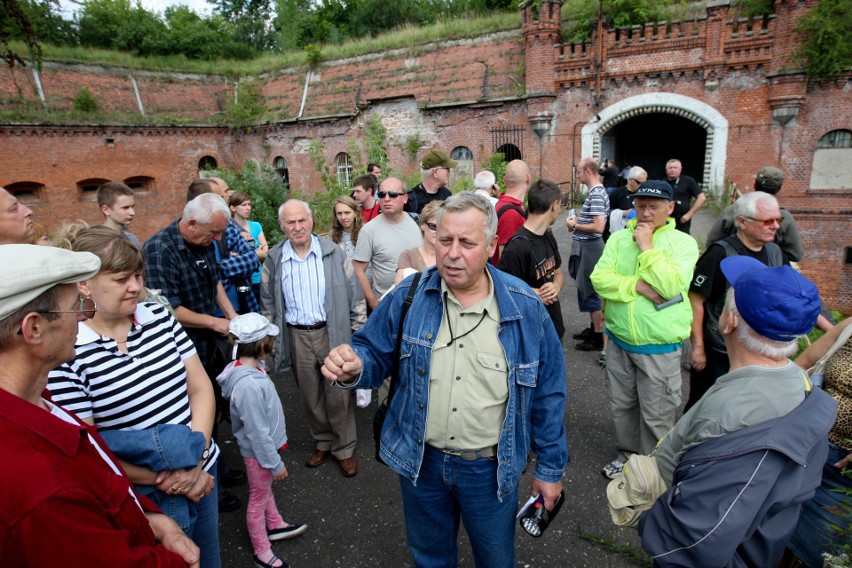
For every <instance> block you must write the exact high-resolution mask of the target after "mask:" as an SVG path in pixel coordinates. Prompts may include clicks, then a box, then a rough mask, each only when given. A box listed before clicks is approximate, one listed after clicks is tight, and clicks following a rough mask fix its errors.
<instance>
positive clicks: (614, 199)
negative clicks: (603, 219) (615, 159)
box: [609, 185, 633, 211]
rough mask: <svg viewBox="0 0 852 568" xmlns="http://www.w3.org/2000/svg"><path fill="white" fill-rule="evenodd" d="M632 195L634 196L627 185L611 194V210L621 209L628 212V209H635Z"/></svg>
mask: <svg viewBox="0 0 852 568" xmlns="http://www.w3.org/2000/svg"><path fill="white" fill-rule="evenodd" d="M631 195H633V194H632V193H630V190H628V189H627V186H626V185H622V186H621V187H619V188H618V189H616V190H615V191H613V192H612V193H610V194H609V210H610V211H612V210H613V209H621V210H623V211H627V210H628V209H633V200H632V199H631V198H630V196H631Z"/></svg>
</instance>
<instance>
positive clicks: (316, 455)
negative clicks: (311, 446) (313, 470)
mask: <svg viewBox="0 0 852 568" xmlns="http://www.w3.org/2000/svg"><path fill="white" fill-rule="evenodd" d="M330 453H331V452H329V451H328V450H314V452H313V453H312V454H311V455H309V456H308V459H307V461H306V462H305V465H306V466H308V467H318V466H321V465H322V464H324V463H325V460H327V459H328V456H329V454H330Z"/></svg>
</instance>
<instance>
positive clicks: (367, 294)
mask: <svg viewBox="0 0 852 568" xmlns="http://www.w3.org/2000/svg"><path fill="white" fill-rule="evenodd" d="M377 195H378V198H379V204H380V205H381V207H382V212H381V214H380V215H379V216H378V217H376V218H375V219H374V220H373V221H371V222H369V223H367V224H366V225H364V227H363V228H362V229H361V232H360V233H358V244H356V245H355V253H354V255H353V256H352V266H353V267H354V268H355V275H356V276H357V278H358V284H360V286H361V290H362V291H363V292H364V298H365V299H366V300H367V307H368V308H369V309H370V310H371V311H372V310H374V309H376V306H377V305H379V299H381V297H382V295H383V294H384V293H385V292H387V291H388V289H389V288H390V287H391V286H393V280H394V277H395V276H396V269H397V264H398V262H399V255H400V254H402V253H403V251H406V250H408V249H411V248H414V247H416V246H419V245H420V241H421V240H422V237H421V235H420V227H418V226H417V223H415V222H414V220H413V219H412V218H411V217H410V216H409V215H408V213H406V212H405V209H404V207H405V204H406V202H407V201H408V195H407V194H406V191H405V184H403V183H402V180H400V179H398V178H394V177H391V178H388V179H386V180H385V181H383V182H382V183H381V185H380V186H379V191H378V194H377ZM368 264H371V265H372V267H373V283H372V285H371V284H370V281H369V280H368V279H367V265H368Z"/></svg>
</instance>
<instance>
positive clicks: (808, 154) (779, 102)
mask: <svg viewBox="0 0 852 568" xmlns="http://www.w3.org/2000/svg"><path fill="white" fill-rule="evenodd" d="M715 4H716V5H715V6H714V7H713V8H711V9H709V11H708V12H707V14H706V16H705V17H702V18H699V19H697V20H695V21H690V22H669V23H651V24H648V25H645V26H635V27H633V28H630V29H622V30H606V32H605V35H604V37H602V38H601V39H602V41H601V42H600V45H601V53H600V54H598V53H597V52H596V50H597V49H598V42H597V41H596V39H593V41H591V42H589V43H586V44H559V43H558V37H559V36H558V33H559V29H560V26H561V16H560V9H561V2H559V1H558V0H554V1H548V0H544V1H543V2H542V3H541V8H540V10H538V12H534V11H533V9H532V8H529V7H528V8H527V9H525V10H524V14H523V16H524V24H523V27H522V29H521V30H516V31H510V32H502V33H496V34H491V35H488V36H483V37H480V38H473V39H468V40H454V41H448V42H444V43H440V44H433V45H425V46H417V47H412V48H407V49H401V50H393V51H390V52H386V53H376V54H368V55H364V56H360V57H353V58H347V59H341V60H335V61H326V62H324V63H323V65H322V67H321V68H320V69H319V70H318V71H317V72H315V73H312V74H311V80H310V84H309V88H308V95H307V99H306V104H305V109H304V112H303V115H302V116H301V117H300V118H298V119H297V118H296V117H297V115H298V112H299V106H300V103H301V97H302V92H303V89H304V83H305V80H306V77H307V69H306V68H293V69H282V70H279V71H276V72H274V73H269V74H266V75H264V76H261V77H257V78H253V79H252V80H255V81H260V82H261V92H262V94H263V96H264V97H265V99H266V103H267V106H268V107H269V109H270V110H271V113H272V116H273V122H271V123H269V124H265V125H262V126H260V127H257V128H255V129H253V130H252V132H251V133H245V132H240V131H234V130H229V129H227V128H217V127H204V126H189V127H178V126H174V127H147V126H114V125H113V126H110V125H105V126H104V125H102V126H75V125H64V126H59V125H51V126H37V125H5V126H3V125H0V185H8V184H11V183H15V182H24V181H28V182H35V183H39V184H43V186H44V191H43V193H42V194H41V195H40V199H39V200H38V201H36V202H34V203H31V206H32V207H33V209H34V210H35V212H36V217H37V219H39V220H40V221H42V222H45V223H46V224H47V225H48V226H55V225H56V224H58V223H59V222H61V221H62V220H65V219H76V218H82V219H84V220H87V221H89V222H98V221H99V220H100V217H99V214H98V211H97V207H96V205H95V204H94V203H93V202H92V201H90V196H82V195H80V192H79V191H78V188H77V184H78V182H79V181H81V180H84V179H87V178H102V179H113V180H124V179H127V178H129V177H132V176H148V177H150V178H152V179H153V182H152V188H151V190H150V191H148V192H143V193H140V194H139V195H138V196H137V204H138V210H137V214H138V217H137V222H136V223H135V224H134V227H133V230H134V231H135V232H136V233H137V234H139V236H140V237H142V238H145V237H147V236H149V235H151V234H152V233H153V232H155V231H156V230H158V229H159V228H161V227H162V226H164V225H165V224H167V223H168V222H170V221H171V220H172V219H174V218H175V217H176V216H177V215H178V214H179V212H180V209H181V207H182V205H183V194H184V191H185V188H186V186H187V184H188V183H189V181H190V180H192V179H193V178H194V177H196V175H197V166H198V161H199V159H201V157H203V156H207V155H209V156H212V157H213V158H215V159H216V160H217V162H218V163H219V164H220V165H223V166H239V165H240V164H242V162H243V161H244V160H245V159H246V158H249V157H250V158H255V159H258V160H263V161H266V162H269V163H271V162H272V161H273V159H274V158H276V157H277V156H282V157H284V158H285V159H286V160H287V162H288V166H289V171H290V180H291V183H292V185H293V187H294V189H297V190H299V191H301V192H304V193H308V194H310V193H313V192H315V191H319V190H321V183H320V177H319V175H318V173H317V172H316V170H315V169H314V166H313V164H312V162H311V160H310V157H309V155H308V148H309V146H310V142H311V141H313V140H317V141H320V142H322V143H323V145H324V147H325V155H326V159H327V161H328V163H329V164H331V163H333V160H334V157H335V156H336V155H337V154H338V153H340V152H348V151H349V150H350V147H351V144H352V142H353V141H355V142H356V143H357V142H359V141H360V136H361V133H362V132H363V127H364V124H365V123H366V121H367V120H368V119H369V118H370V117H372V116H374V115H378V116H380V117H381V118H382V121H383V124H384V125H385V127H386V128H387V131H388V158H389V163H390V165H391V166H392V167H393V168H394V169H395V170H396V171H397V172H400V173H402V174H405V175H408V176H411V175H415V174H416V173H417V161H418V158H419V157H421V156H422V155H423V154H424V153H425V152H426V151H428V150H429V149H430V148H431V147H433V146H438V147H440V148H442V149H444V150H445V151H447V152H448V153H449V152H450V151H451V150H452V149H453V148H454V147H456V146H465V147H467V148H469V149H470V150H471V152H472V153H473V156H474V159H473V161H474V165H475V167H477V168H478V166H479V164H480V163H482V162H483V161H484V160H485V159H486V158H487V157H488V156H490V155H491V154H492V153H494V152H495V151H496V150H497V146H499V145H500V144H501V143H502V142H505V141H510V140H509V139H508V138H506V137H505V136H504V137H503V138H500V137H499V136H497V135H495V134H494V132H495V131H496V130H507V129H508V130H510V129H513V128H520V129H521V132H520V134H519V135H517V136H516V137H514V138H512V139H511V141H512V142H513V143H514V144H516V145H517V146H518V147H519V149H520V150H521V152H522V155H523V158H524V159H525V160H526V161H527V162H528V163H529V164H530V166H531V168H532V170H533V172H534V174H536V175H537V174H539V173H541V174H542V175H543V176H544V177H547V178H550V179H553V180H555V181H557V182H565V181H570V180H571V179H572V164H574V163H577V162H578V161H579V160H580V159H581V158H582V157H583V156H582V138H581V133H582V130H583V129H584V128H585V127H588V126H589V125H592V124H594V123H595V121H596V116H597V115H599V113H601V112H604V111H605V110H606V109H608V108H613V105H618V104H619V103H620V102H621V101H624V100H626V99H628V98H631V97H635V96H636V95H642V94H647V95H655V96H657V97H658V98H659V99H660V100H663V101H665V99H666V97H667V95H677V96H679V97H687V98H688V99H689V100H694V101H698V102H700V103H702V104H704V105H708V106H709V107H711V108H712V109H715V111H716V112H718V113H719V114H721V115H722V116H724V119H725V120H726V121H727V124H728V142H727V146H726V148H725V150H726V153H725V156H726V157H725V159H724V163H722V164H719V167H720V168H722V169H723V173H724V177H725V179H727V180H729V181H730V182H733V183H734V184H736V185H737V186H738V187H739V188H741V189H744V190H745V189H747V188H750V187H751V185H752V183H753V177H754V174H755V172H756V171H757V169H758V168H759V167H760V166H762V165H766V164H772V165H777V166H779V167H781V168H782V169H784V171H785V172H786V174H787V181H786V183H785V184H784V189H783V191H782V193H781V194H780V195H779V197H780V200H781V201H782V203H783V204H784V205H785V206H786V207H788V208H789V209H790V210H791V211H793V213H794V215H795V216H796V219H797V221H798V224H799V228H800V230H801V232H802V234H803V236H804V239H805V249H806V257H805V260H804V262H803V263H802V268H803V270H804V271H805V273H806V274H807V275H808V276H809V277H811V278H812V279H813V280H814V281H815V282H816V283H817V284H818V285H819V286H820V289H821V291H822V293H823V296H824V299H825V300H826V303H827V304H829V305H831V306H836V307H840V308H842V309H843V310H845V311H847V312H849V311H852V290H850V287H852V278H850V270H852V268H850V266H849V265H844V264H843V262H844V254H845V248H846V247H849V246H852V188H850V189H849V190H841V191H835V192H832V193H820V192H814V191H811V190H810V179H811V171H812V163H813V153H814V149H815V146H816V143H817V141H818V140H819V138H820V137H821V136H823V135H824V134H825V133H827V132H829V131H831V130H835V129H852V104H850V102H852V100H850V94H849V93H850V80H852V75H848V74H847V75H844V76H842V77H839V78H836V79H834V80H832V81H823V82H809V81H808V80H807V77H805V76H804V75H803V74H802V73H801V72H796V71H795V67H794V66H793V64H792V63H791V61H792V60H791V56H792V54H793V53H794V52H795V47H796V45H797V43H796V42H797V38H796V37H795V35H794V34H793V28H794V25H795V20H796V18H798V17H799V16H800V15H801V14H802V13H804V11H805V10H807V9H809V8H811V7H812V6H813V5H814V4H815V0H805V1H797V2H778V3H776V6H777V9H778V13H777V14H775V15H773V16H770V17H768V18H765V19H757V20H752V21H747V20H738V19H736V18H735V14H734V12H733V10H731V9H729V7H728V6H726V5H723V4H722V5H719V4H720V3H715ZM599 56H600V57H599ZM598 60H600V61H601V67H600V68H598V67H597V66H596V62H597V61H598ZM791 70H792V71H791ZM131 77H132V78H133V79H135V81H136V83H137V87H138V89H139V91H140V97H141V99H142V102H143V105H144V107H145V112H146V114H147V115H148V116H152V117H154V118H155V119H156V120H157V121H158V122H163V121H169V120H174V121H175V122H177V121H178V120H179V121H181V122H183V123H185V122H186V121H187V120H189V121H191V122H198V123H205V122H206V123H210V122H212V121H211V118H212V117H214V116H215V115H216V114H217V113H219V112H221V111H222V110H223V109H224V108H225V105H226V104H227V102H228V101H229V100H231V98H232V97H233V91H234V83H233V81H232V80H229V79H226V78H224V77H220V76H204V75H177V74H165V73H149V72H143V71H133V72H130V71H128V70H124V69H116V68H108V67H95V66H74V65H63V64H46V65H45V68H44V70H43V72H42V74H41V79H42V85H43V88H44V91H45V95H46V97H47V100H48V102H49V105H50V106H51V108H55V109H59V110H62V109H69V108H71V105H72V100H73V97H74V96H75V95H76V93H77V92H78V90H79V88H80V87H81V86H82V85H86V86H87V87H88V88H89V89H90V90H92V92H93V93H94V94H95V96H96V98H97V99H98V101H99V102H101V103H102V105H103V106H104V108H106V109H107V110H111V111H115V112H117V113H138V112H139V111H138V107H137V102H136V96H135V92H134V89H133V84H132V81H131ZM19 92H20V94H21V97H19V96H18V93H19ZM34 93H35V91H34V80H33V76H32V72H31V71H30V70H24V71H18V70H16V71H15V72H14V73H8V74H6V75H3V76H0V110H7V111H8V110H15V109H20V108H23V106H25V104H27V101H29V103H28V104H33V101H35V96H36V95H35V94H34ZM598 93H599V95H600V96H599V97H598ZM22 98H23V99H24V100H23V102H22ZM661 112H666V111H665V110H663V111H661ZM792 115H795V118H793V119H792V120H790V121H786V119H784V120H782V117H784V116H787V117H789V116H792ZM534 122H545V123H547V124H548V125H549V126H550V129H549V131H548V133H547V135H546V136H545V137H544V138H543V140H542V141H541V145H539V140H538V138H537V137H536V136H535V134H534V133H533V130H532V128H531V126H532V124H533V123H534ZM655 135H664V133H654V132H649V133H648V138H649V144H651V143H653V137H654V136H655ZM506 136H508V135H506ZM414 138H417V139H419V140H420V141H421V142H422V147H421V148H420V150H419V151H418V152H417V154H416V155H415V156H411V155H409V153H408V151H407V147H408V143H409V141H410V140H412V139H414ZM540 148H541V151H542V152H541V153H540V152H539V149H540ZM838 167H847V168H848V167H849V165H848V163H847V164H838ZM355 173H356V174H357V173H360V172H355Z"/></svg>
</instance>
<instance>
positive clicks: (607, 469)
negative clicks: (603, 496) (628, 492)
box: [601, 460, 624, 479]
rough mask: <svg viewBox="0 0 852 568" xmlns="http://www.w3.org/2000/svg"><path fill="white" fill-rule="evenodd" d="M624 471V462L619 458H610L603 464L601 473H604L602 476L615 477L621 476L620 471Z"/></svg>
mask: <svg viewBox="0 0 852 568" xmlns="http://www.w3.org/2000/svg"><path fill="white" fill-rule="evenodd" d="M623 471H624V464H623V463H622V462H621V461H620V460H612V461H611V462H609V463H608V464H606V465H605V466H603V470H601V473H603V474H604V477H607V478H609V479H616V478H618V477H621V474H622V472H623Z"/></svg>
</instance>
